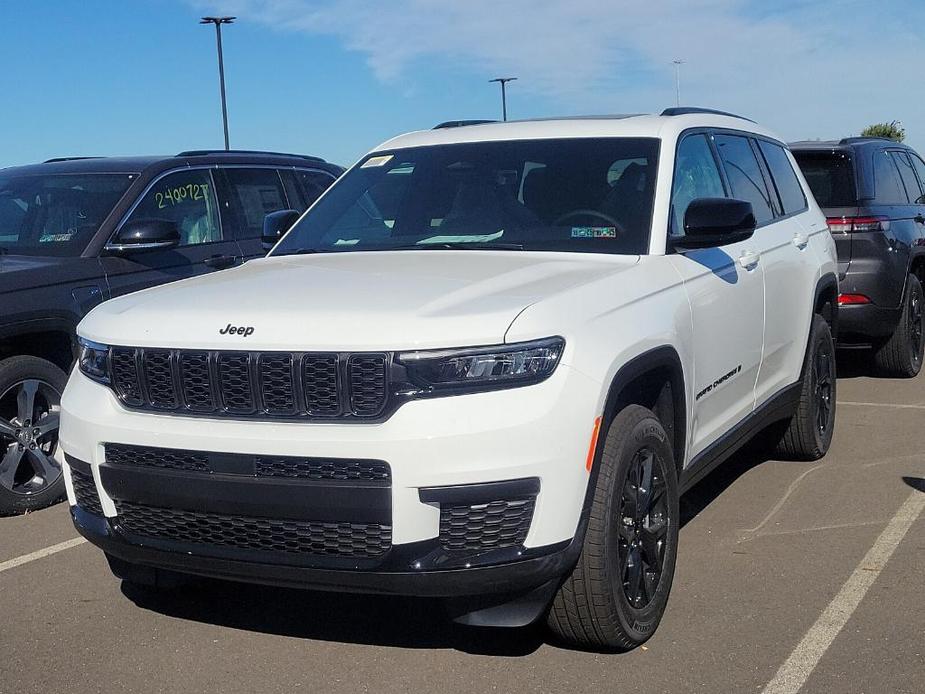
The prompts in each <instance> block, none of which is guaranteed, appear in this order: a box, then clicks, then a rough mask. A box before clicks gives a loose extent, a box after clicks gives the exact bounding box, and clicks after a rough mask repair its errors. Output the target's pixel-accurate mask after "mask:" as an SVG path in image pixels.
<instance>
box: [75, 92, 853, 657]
mask: <svg viewBox="0 0 925 694" xmlns="http://www.w3.org/2000/svg"><path fill="white" fill-rule="evenodd" d="M283 216H285V215H283ZM274 225H276V226H278V225H279V213H276V215H275V216H274V215H271V216H270V217H269V218H268V220H267V227H268V234H269V235H270V236H272V233H273V232H274V231H275V230H276V226H274ZM837 292H838V289H837V284H836V265H835V251H834V247H833V242H832V237H831V234H830V233H829V231H828V228H827V227H826V221H825V218H824V217H823V215H822V213H821V212H820V210H819V208H818V206H817V205H816V203H815V201H814V200H813V198H812V196H811V195H810V194H809V192H808V189H807V186H806V182H805V181H804V180H803V178H802V176H801V175H800V173H799V169H797V167H796V166H795V165H794V162H793V159H792V157H791V155H790V153H789V152H788V150H787V148H786V146H785V145H784V144H782V142H781V141H780V139H779V138H777V137H775V136H774V135H773V134H771V133H770V132H768V131H767V130H765V129H764V128H761V127H759V126H758V125H756V124H755V123H753V122H751V121H748V120H745V119H742V118H738V117H734V116H731V115H729V114H722V113H718V112H712V111H708V110H705V109H670V110H669V111H666V112H665V113H663V114H662V115H660V116H631V117H612V118H607V117H604V118H581V119H578V118H576V119H560V120H546V121H530V122H509V123H494V124H491V123H488V124H480V125H470V126H463V127H455V128H442V129H435V130H432V131H428V132H417V133H412V134H409V135H404V136H401V137H397V138H395V139H392V140H389V141H388V142H385V143H384V144H382V145H381V146H380V147H377V148H376V149H375V150H374V151H373V152H372V153H370V154H369V155H368V156H366V157H364V158H363V159H362V160H361V161H360V162H359V163H357V164H356V165H355V166H354V167H353V168H352V169H351V170H350V171H348V172H347V173H346V174H345V175H344V176H343V177H342V178H341V179H340V180H339V181H338V182H337V183H335V184H334V186H333V187H332V188H331V189H329V190H328V192H326V193H325V194H324V196H323V197H322V198H320V199H319V200H318V202H317V203H316V204H315V205H314V206H313V207H312V208H311V209H310V210H309V211H308V212H306V213H305V214H304V215H303V216H302V217H301V218H300V219H299V220H298V221H297V222H296V223H295V225H294V226H293V227H292V228H291V229H290V230H289V231H288V233H286V235H285V236H284V237H283V238H282V240H281V241H280V242H279V243H278V244H277V245H276V246H275V248H274V249H273V251H272V252H271V253H270V255H269V257H267V258H266V259H261V260H255V261H252V262H249V263H247V264H246V265H244V266H242V267H239V268H235V269H231V270H228V271H225V272H220V273H217V274H212V275H208V276H205V277H200V278H195V279H190V280H185V281H181V282H176V283H174V284H171V285H167V286H162V287H158V288H155V289H149V290H145V291H142V292H138V293H136V294H132V295H130V296H126V297H122V298H118V299H115V300H113V301H108V302H106V303H104V304H102V305H100V306H99V307H97V308H96V309H94V310H93V311H92V312H91V313H90V314H89V315H88V316H87V317H86V318H85V319H84V320H83V322H82V323H81V324H80V326H79V328H78V333H79V337H80V340H81V344H82V352H81V356H80V361H79V367H78V368H76V369H75V370H74V373H73V374H72V376H71V378H70V382H69V383H68V385H67V389H66V391H65V393H64V395H63V398H62V401H61V434H60V440H61V446H60V450H61V451H62V453H61V455H62V458H63V460H62V462H63V463H65V469H66V470H67V489H68V498H69V501H70V504H71V507H72V509H71V511H72V515H73V519H74V523H75V525H76V526H77V529H78V530H79V531H80V532H81V533H82V534H83V535H84V536H85V537H87V538H88V539H89V540H90V541H91V542H93V543H94V544H96V545H98V546H99V547H101V548H102V549H103V550H104V551H105V552H106V555H107V557H108V558H109V561H110V565H111V567H112V569H113V571H114V572H115V573H116V575H117V576H119V577H121V578H123V579H125V580H127V581H132V582H137V583H146V584H149V585H164V584H166V583H167V582H168V581H175V580H176V579H177V578H179V577H181V576H183V575H185V574H199V575H206V576H215V577H221V578H229V579H235V580H242V581H253V582H259V583H269V584H278V585H293V586H304V587H308V588H315V589H323V590H335V591H357V592H381V593H390V594H404V595H415V596H431V597H443V598H448V599H447V600H446V601H445V604H446V605H447V608H448V610H449V612H450V614H451V616H452V617H454V618H455V619H457V620H459V621H461V622H463V623H468V624H475V625H508V626H514V625H524V624H528V623H530V622H533V621H535V620H537V619H539V618H543V617H545V619H546V620H547V622H548V624H549V625H550V627H551V628H552V630H553V631H554V632H555V633H556V634H557V635H558V636H559V637H560V638H563V639H565V640H567V641H569V642H571V643H574V644H578V645H582V646H584V647H589V648H598V649H624V648H630V647H633V646H635V645H637V644H640V643H642V642H643V641H645V640H646V639H647V638H648V637H649V636H651V635H652V633H653V631H654V630H655V628H656V626H657V624H658V622H659V619H660V618H661V616H662V614H663V612H664V609H665V605H666V602H667V599H668V593H669V590H670V587H671V582H672V577H673V575H674V569H675V558H676V554H677V542H678V526H679V511H678V496H679V494H681V493H682V492H684V491H685V490H686V489H688V488H689V487H691V485H693V484H694V483H695V482H696V481H697V480H699V479H700V478H701V477H703V476H704V475H705V474H706V473H707V472H708V471H709V470H710V469H711V468H712V467H713V466H715V465H716V464H717V463H720V462H721V461H722V460H723V459H724V458H727V457H728V456H729V455H731V454H732V453H733V452H734V451H735V450H736V449H737V448H738V447H739V446H740V445H741V444H742V443H744V442H745V441H746V440H748V439H749V438H750V437H751V436H752V435H753V434H754V433H756V432H757V431H759V430H762V429H766V428H768V427H769V426H770V425H778V426H777V428H778V429H779V434H780V443H779V449H780V451H782V452H783V453H784V454H786V455H788V456H795V457H799V458H806V459H813V458H818V457H820V456H822V455H823V454H824V453H825V452H826V450H827V448H828V446H829V442H830V440H831V437H832V431H833V424H834V416H835V364H834V351H833V343H832V333H833V331H834V327H835V326H834V322H835V319H836V306H837Z"/></svg>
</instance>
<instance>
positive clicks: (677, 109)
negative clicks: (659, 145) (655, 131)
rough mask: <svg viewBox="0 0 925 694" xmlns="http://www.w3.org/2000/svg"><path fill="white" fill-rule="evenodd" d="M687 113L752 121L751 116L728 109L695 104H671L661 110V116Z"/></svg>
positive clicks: (684, 114)
mask: <svg viewBox="0 0 925 694" xmlns="http://www.w3.org/2000/svg"><path fill="white" fill-rule="evenodd" d="M689 113H704V114H711V115H714V116H729V117H731V118H741V119H742V120H747V121H748V122H749V123H754V122H755V121H753V120H752V119H751V118H746V117H745V116H740V115H738V114H736V113H729V111H718V110H716V109H715V108H699V107H697V106H672V107H671V108H666V109H665V110H664V111H662V112H661V114H660V115H662V116H686V115H688V114H689Z"/></svg>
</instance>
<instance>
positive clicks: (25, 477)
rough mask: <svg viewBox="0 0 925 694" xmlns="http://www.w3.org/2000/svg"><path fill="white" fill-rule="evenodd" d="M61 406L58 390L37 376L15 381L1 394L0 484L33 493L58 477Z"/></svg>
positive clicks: (21, 491)
mask: <svg viewBox="0 0 925 694" xmlns="http://www.w3.org/2000/svg"><path fill="white" fill-rule="evenodd" d="M60 408H61V393H60V391H59V390H58V389H57V388H56V387H55V386H54V385H52V384H50V383H48V382H47V381H44V380H41V379H38V378H27V379H24V380H21V381H18V382H16V383H14V384H13V385H12V386H10V387H8V388H7V389H6V390H5V391H4V392H3V393H2V394H0V454H2V458H0V487H3V488H4V489H5V490H7V491H10V492H12V493H14V494H20V495H32V494H37V493H39V492H42V491H44V490H46V489H47V488H48V487H50V486H52V485H54V484H55V483H56V482H57V481H58V479H59V478H60V477H61V468H60V466H59V465H58V463H57V462H56V461H55V459H54V452H55V448H56V446H57V445H58V417H59V411H60Z"/></svg>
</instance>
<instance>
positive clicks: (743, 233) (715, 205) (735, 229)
mask: <svg viewBox="0 0 925 694" xmlns="http://www.w3.org/2000/svg"><path fill="white" fill-rule="evenodd" d="M756 226H757V222H755V213H754V211H753V210H752V204H751V203H750V202H746V201H745V200H734V199H732V198H698V199H696V200H694V201H693V202H691V204H690V205H688V206H687V211H686V212H685V213H684V236H681V237H678V238H676V239H673V240H672V245H673V246H674V247H675V248H679V249H683V250H691V249H695V248H715V247H717V246H725V245H726V244H729V243H738V242H739V241H744V240H745V239H748V238H751V236H752V234H753V233H755V227H756Z"/></svg>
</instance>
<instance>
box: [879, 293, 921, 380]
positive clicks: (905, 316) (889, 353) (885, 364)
mask: <svg viewBox="0 0 925 694" xmlns="http://www.w3.org/2000/svg"><path fill="white" fill-rule="evenodd" d="M923 301H925V296H923V292H922V283H921V282H920V281H919V278H918V277H916V276H915V275H909V276H908V277H907V278H906V296H905V298H904V300H903V311H902V315H901V316H900V318H899V324H898V325H897V326H896V330H894V331H893V335H892V336H891V337H890V339H889V340H887V341H886V342H885V343H883V345H881V346H880V348H879V349H877V350H876V351H875V352H874V364H875V365H876V366H877V369H878V370H879V371H881V372H882V373H884V374H885V375H887V376H894V377H896V378H913V377H915V376H917V375H918V373H919V371H921V369H922V352H923V350H925V340H923V339H922V337H923V335H922V310H923V308H925V305H923Z"/></svg>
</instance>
